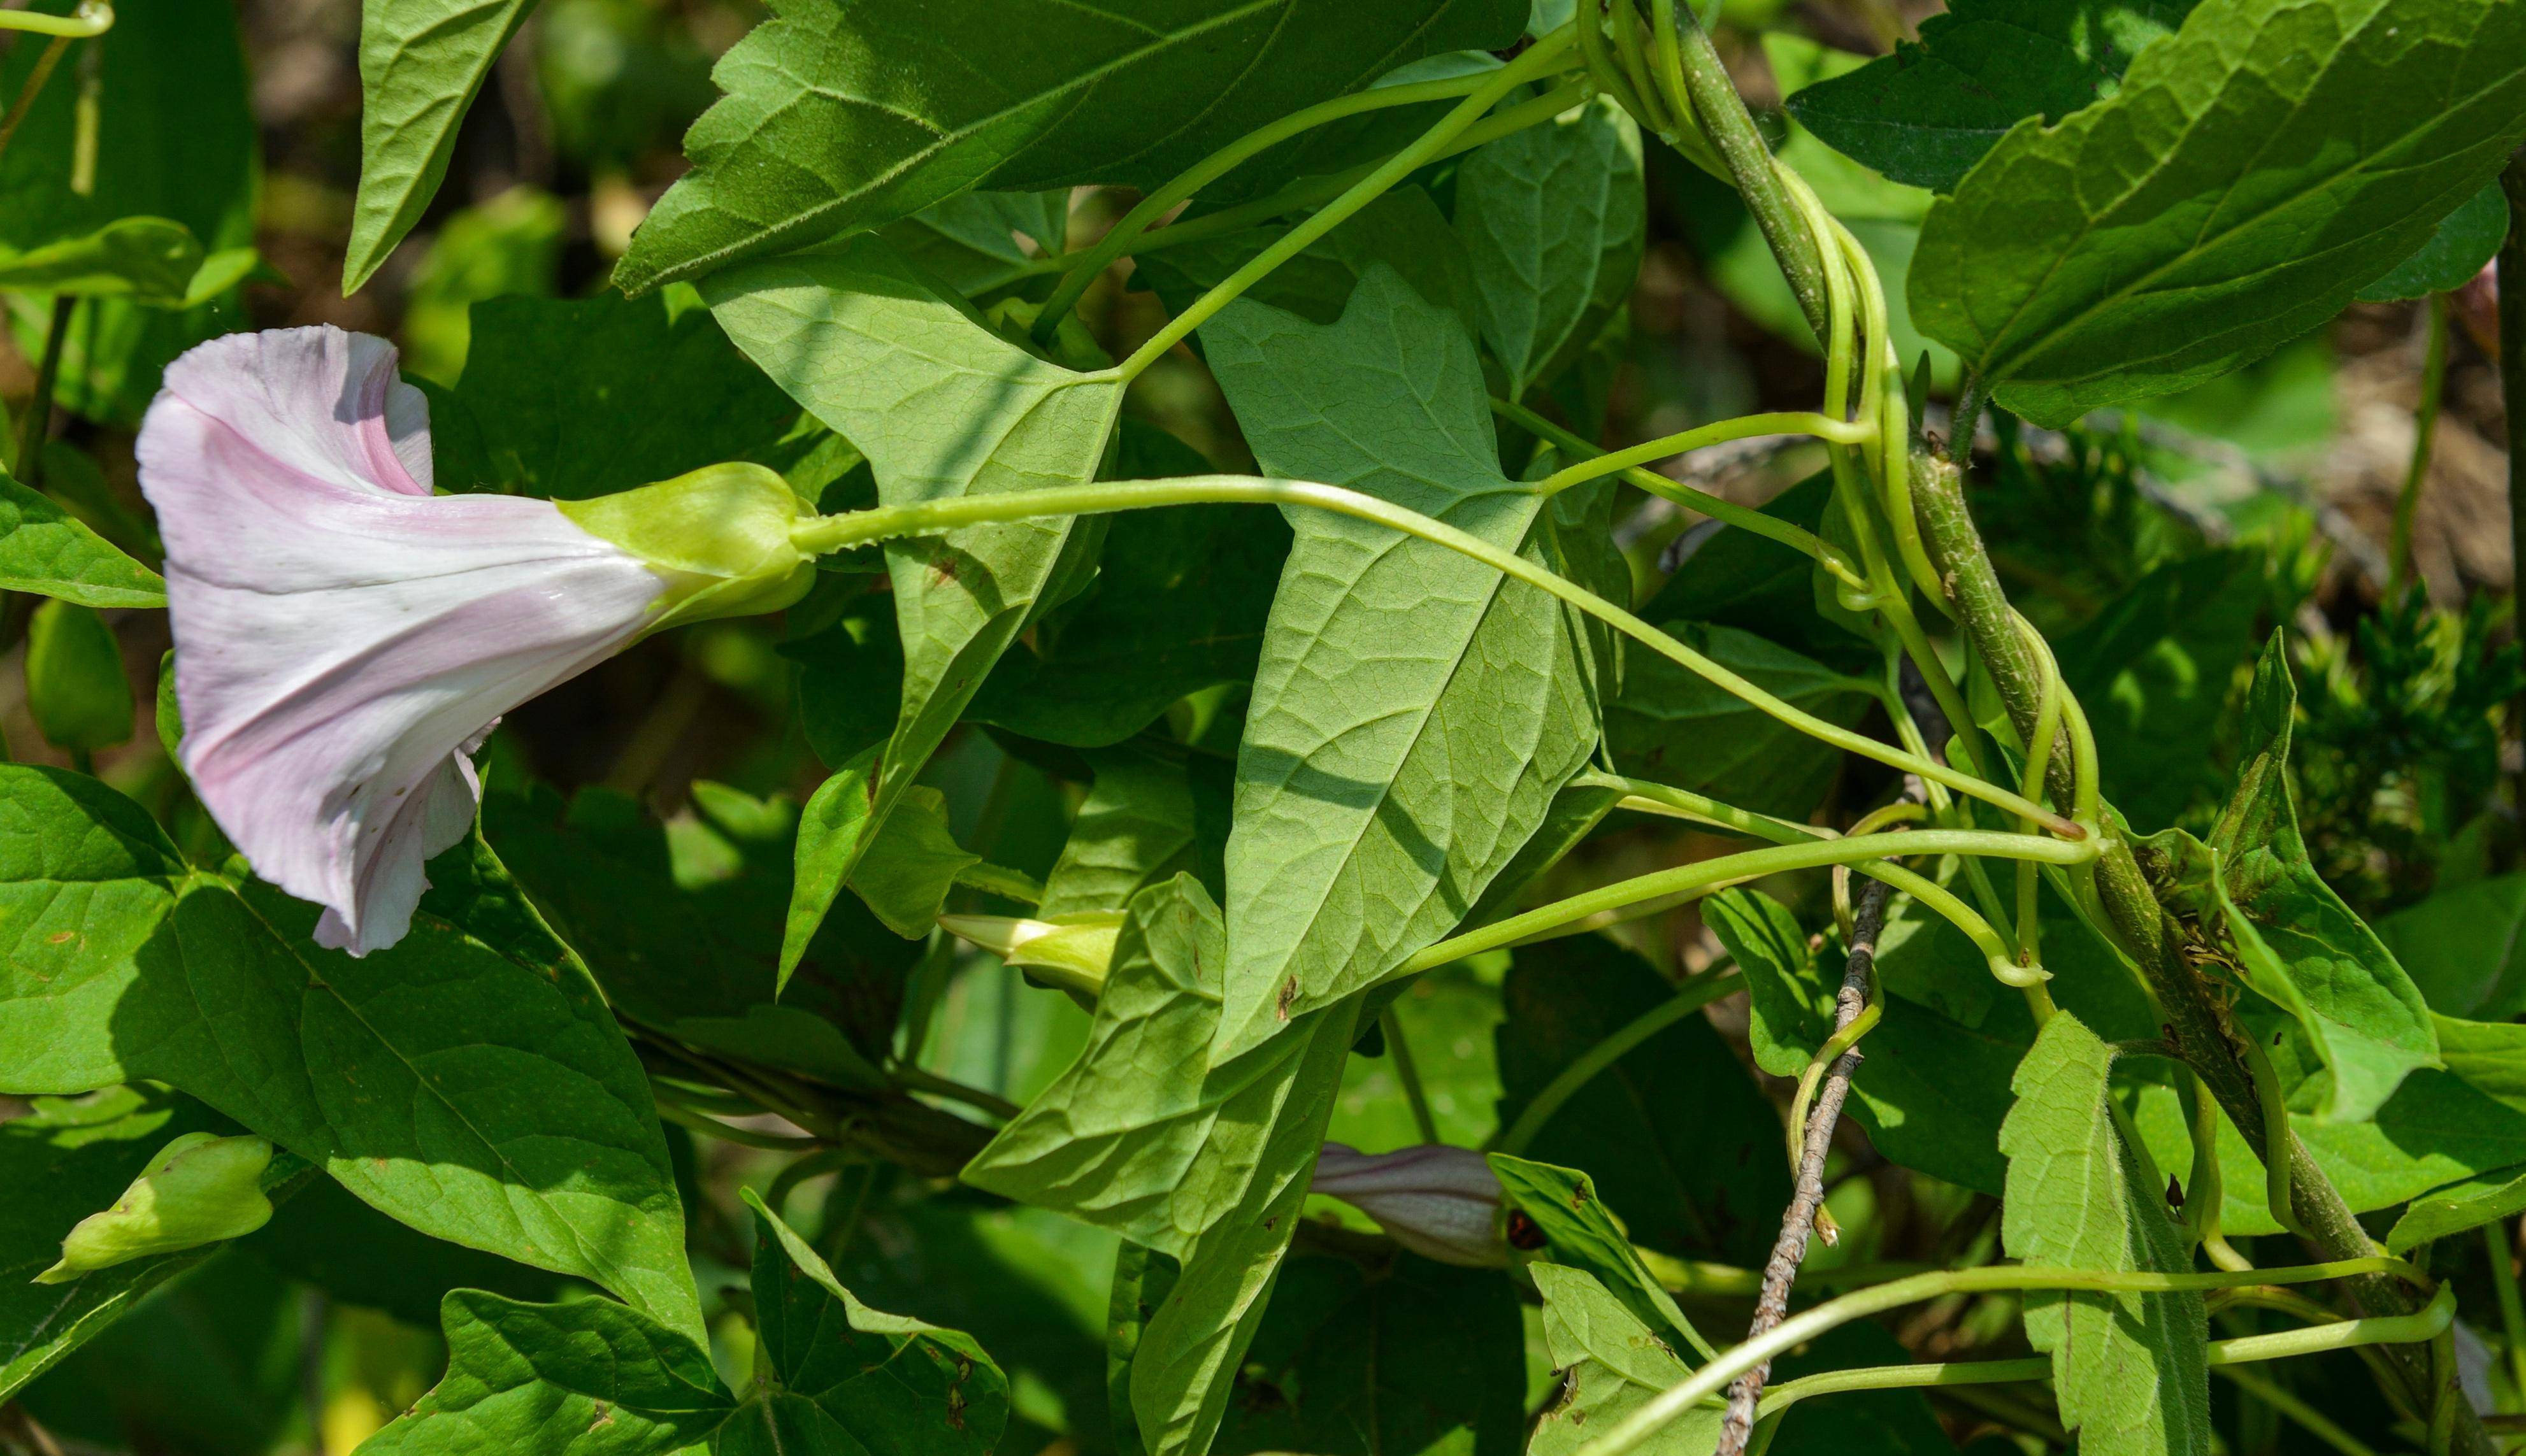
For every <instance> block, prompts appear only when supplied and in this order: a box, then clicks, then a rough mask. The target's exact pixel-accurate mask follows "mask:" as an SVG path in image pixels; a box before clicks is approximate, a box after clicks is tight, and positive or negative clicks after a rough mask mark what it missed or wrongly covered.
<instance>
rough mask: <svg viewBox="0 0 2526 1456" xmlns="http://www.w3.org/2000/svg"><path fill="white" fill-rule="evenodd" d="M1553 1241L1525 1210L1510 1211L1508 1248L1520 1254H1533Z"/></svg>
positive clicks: (1515, 1209) (1514, 1209)
mask: <svg viewBox="0 0 2526 1456" xmlns="http://www.w3.org/2000/svg"><path fill="white" fill-rule="evenodd" d="M1551 1241H1552V1240H1551V1239H1550V1238H1549V1237H1547V1236H1546V1235H1545V1234H1544V1231H1543V1226H1542V1225H1541V1224H1539V1223H1537V1222H1536V1221H1535V1219H1534V1218H1533V1217H1532V1216H1531V1215H1529V1214H1528V1213H1527V1211H1526V1210H1525V1209H1522V1208H1513V1209H1510V1210H1509V1212H1508V1246H1509V1247H1510V1248H1513V1249H1516V1250H1517V1251H1518V1252H1520V1253H1524V1254H1532V1253H1534V1252H1535V1251H1536V1250H1537V1249H1540V1248H1541V1247H1543V1246H1544V1245H1545V1244H1547V1243H1549V1242H1551Z"/></svg>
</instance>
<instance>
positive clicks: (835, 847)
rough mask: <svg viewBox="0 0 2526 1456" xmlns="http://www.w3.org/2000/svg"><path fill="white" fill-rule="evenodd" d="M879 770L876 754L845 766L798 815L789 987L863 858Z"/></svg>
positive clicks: (786, 948)
mask: <svg viewBox="0 0 2526 1456" xmlns="http://www.w3.org/2000/svg"><path fill="white" fill-rule="evenodd" d="M876 770H877V751H876V750H875V749H870V750H869V751H868V752H866V753H863V754H861V755H860V756H859V757H857V758H855V759H853V760H851V761H850V762H849V763H846V764H844V765H842V767H841V768H839V769H837V770H835V771H834V776H833V777H832V778H827V779H826V780H825V781H824V782H823V783H821V784H818V785H817V786H816V791H815V792H814V793H813V794H811V795H809V796H808V798H807V805H806V807H805V808H804V809H801V810H800V811H799V813H798V865H797V873H796V875H795V876H794V877H793V878H792V879H790V881H789V913H788V915H787V917H786V918H785V919H784V920H783V923H782V928H781V971H780V981H781V983H782V984H783V985H785V984H787V983H788V980H789V977H790V974H791V973H792V972H794V971H796V970H797V969H798V962H799V959H800V958H801V957H803V956H805V955H806V954H807V947H808V946H809V945H810V944H811V943H813V942H814V940H815V938H816V931H817V929H819V928H820V927H822V926H823V925H824V923H825V912H827V911H829V910H831V909H833V907H834V896H836V895H838V894H840V893H841V892H842V882H843V879H844V877H845V876H847V875H848V874H849V873H850V866H851V863H852V862H853V861H855V860H857V859H858V858H859V857H860V837H861V836H862V835H864V834H866V833H867V832H868V828H869V822H868V821H869V789H870V787H871V784H870V779H871V778H873V777H874V776H875V773H876Z"/></svg>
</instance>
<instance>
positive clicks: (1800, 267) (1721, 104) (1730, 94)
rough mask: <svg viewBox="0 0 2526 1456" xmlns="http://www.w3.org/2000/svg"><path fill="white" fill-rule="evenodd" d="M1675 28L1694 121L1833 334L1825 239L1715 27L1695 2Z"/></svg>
mask: <svg viewBox="0 0 2526 1456" xmlns="http://www.w3.org/2000/svg"><path fill="white" fill-rule="evenodd" d="M1674 28H1675V33H1676V41H1677V51H1678V56H1677V61H1678V66H1679V68H1680V70H1681V71H1682V73H1683V75H1684V88H1685V92H1686V95H1687V96H1688V97H1689V98H1690V100H1691V102H1692V112H1693V117H1694V120H1695V121H1696V122H1698V123H1699V125H1700V129H1701V130H1702V132H1703V133H1704V134H1705V135H1707V136H1708V137H1709V138H1710V140H1711V142H1712V143H1713V144H1714V145H1715V146H1716V147H1717V148H1718V151H1719V156H1720V159H1721V160H1722V161H1723V162H1725V163H1726V164H1727V167H1728V173H1729V176H1730V177H1731V179H1733V180H1734V181H1735V182H1736V183H1737V190H1738V192H1739V193H1740V194H1741V195H1742V196H1743V198H1744V199H1745V208H1746V211H1748V212H1750V213H1752V214H1753V215H1754V226H1756V227H1758V228H1760V229H1762V233H1763V241H1764V242H1766V243H1768V244H1770V245H1771V249H1772V256H1773V257H1774V258H1775V259H1777V260H1779V262H1780V264H1781V272H1782V273H1783V274H1784V275H1785V276H1787V277H1788V278H1789V280H1790V291H1791V292H1792V293H1793V294H1795V295H1797V300H1798V307H1799V308H1800V309H1801V310H1803V311H1804V312H1805V314H1806V316H1807V323H1808V324H1809V325H1810V326H1812V327H1813V328H1814V329H1815V334H1816V338H1817V339H1818V340H1819V341H1822V340H1825V339H1829V338H1831V337H1832V331H1831V330H1832V320H1831V318H1830V314H1829V310H1828V309H1827V306H1826V297H1825V272H1824V259H1823V255H1822V252H1821V250H1820V249H1819V247H1818V245H1817V239H1815V238H1814V237H1812V236H1810V235H1809V234H1808V232H1807V228H1806V225H1805V221H1804V220H1803V219H1802V218H1801V217H1800V216H1799V214H1798V209H1797V207H1796V206H1795V205H1794V204H1793V203H1792V202H1791V200H1790V196H1789V191H1788V189H1787V188H1785V187H1783V186H1782V185H1781V179H1780V176H1779V174H1778V173H1777V172H1775V171H1774V170H1773V162H1772V152H1771V149H1770V148H1769V147H1767V146H1765V145H1764V144H1763V133H1762V132H1761V131H1759V130H1757V129H1756V128H1755V126H1754V118H1753V117H1752V116H1751V115H1750V114H1748V113H1747V112H1746V110H1745V103H1744V102H1743V100H1742V99H1740V98H1739V96H1738V95H1737V82H1736V81H1735V80H1733V79H1731V78H1730V77H1729V75H1728V66H1727V63H1725V62H1723V61H1721V60H1720V59H1719V50H1718V48H1717V47H1716V46H1713V45H1712V44H1711V43H1710V33H1709V32H1708V31H1706V30H1704V29H1702V28H1701V22H1700V21H1699V19H1697V18H1696V17H1695V16H1694V15H1693V13H1692V7H1690V6H1680V7H1678V8H1677V11H1676V15H1675V27H1674Z"/></svg>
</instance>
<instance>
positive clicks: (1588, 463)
mask: <svg viewBox="0 0 2526 1456" xmlns="http://www.w3.org/2000/svg"><path fill="white" fill-rule="evenodd" d="M1766 434H1811V435H1814V436H1815V437H1816V438H1818V439H1822V440H1831V441H1834V442H1835V443H1837V444H1845V445H1848V444H1857V443H1860V442H1861V441H1864V440H1868V439H1872V438H1874V437H1875V431H1873V430H1871V429H1870V428H1868V427H1865V426H1860V425H1851V424H1848V423H1846V422H1844V421H1841V420H1836V419H1833V418H1832V417H1830V416H1826V415H1818V414H1815V413H1812V412H1810V411H1803V410H1788V411H1782V412H1778V413H1774V414H1769V415H1740V416H1738V417H1737V418H1736V419H1734V420H1722V421H1720V422H1719V423H1718V424H1716V425H1704V426H1701V427H1698V428H1695V429H1688V430H1685V431H1684V432H1682V433H1680V434H1670V435H1665V436H1662V437H1660V438H1658V439H1654V440H1649V441H1647V442H1646V443H1643V444H1638V445H1633V446H1630V447H1628V448H1626V449H1621V450H1616V451H1614V452H1613V453H1611V454H1608V455H1598V456H1595V457H1594V458H1592V459H1588V460H1582V461H1579V462H1578V463H1576V464H1574V465H1569V466H1565V467H1563V468H1562V469H1560V470H1557V471H1555V472H1553V473H1552V474H1551V475H1549V476H1546V477H1543V478H1542V479H1541V480H1540V481H1538V482H1537V483H1536V485H1535V493H1536V494H1538V495H1546V496H1549V495H1559V494H1560V493H1561V492H1562V491H1564V490H1567V489H1569V488H1570V487H1571V486H1573V485H1583V484H1586V483H1587V482H1588V481H1590V480H1595V479H1601V478H1603V477H1606V476H1611V475H1618V474H1620V473H1622V472H1624V471H1627V470H1630V469H1631V468H1632V467H1634V466H1638V465H1645V464H1647V463H1648V462H1649V461H1652V460H1665V459H1668V458H1670V457H1672V456H1677V455H1689V454H1691V453H1692V452H1693V451H1695V450H1704V449H1708V448H1709V447H1710V446H1712V445H1724V444H1726V443H1727V442H1728V441H1730V440H1743V439H1751V438H1753V437H1754V436H1756V435H1766Z"/></svg>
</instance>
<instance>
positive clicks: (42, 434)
mask: <svg viewBox="0 0 2526 1456" xmlns="http://www.w3.org/2000/svg"><path fill="white" fill-rule="evenodd" d="M77 307H78V296H77V295H76V294H73V293H61V294H56V295H55V296H54V298H53V317H52V323H51V325H50V326H48V327H47V328H46V329H45V330H44V354H43V360H42V362H41V363H39V364H37V365H36V366H35V393H34V395H33V397H32V398H30V399H28V400H27V401H26V413H25V415H24V416H23V417H21V419H20V422H19V426H18V483H20V484H22V485H24V486H25V487H26V488H27V489H29V490H35V489H40V488H41V487H42V485H43V483H44V443H45V441H47V440H49V439H51V438H52V434H53V392H54V391H55V390H56V389H58V388H60V387H61V378H62V354H63V351H64V350H65V349H66V348H68V346H69V344H70V338H71V315H72V313H73V312H74V311H75V310H76V308H77Z"/></svg>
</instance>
